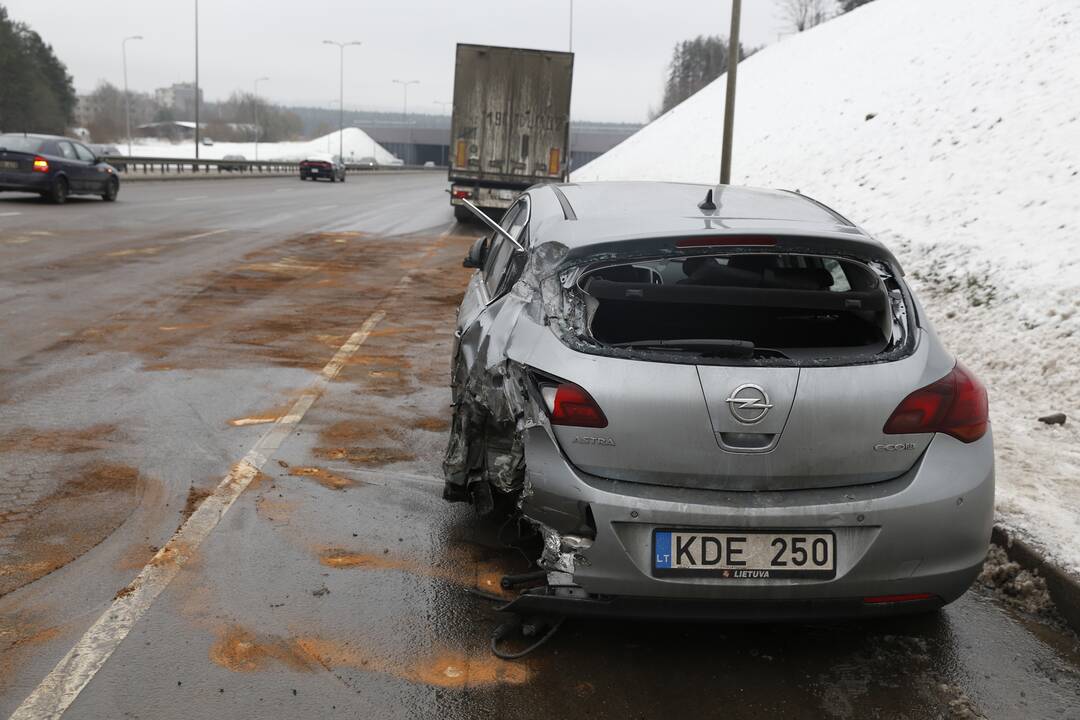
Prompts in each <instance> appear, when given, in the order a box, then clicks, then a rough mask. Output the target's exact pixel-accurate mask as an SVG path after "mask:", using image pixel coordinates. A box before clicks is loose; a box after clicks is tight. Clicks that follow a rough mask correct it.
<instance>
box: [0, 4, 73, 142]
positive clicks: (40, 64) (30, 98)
mask: <svg viewBox="0 0 1080 720" xmlns="http://www.w3.org/2000/svg"><path fill="white" fill-rule="evenodd" d="M0 78H2V81H0V130H3V131H7V132H18V131H28V132H44V133H56V134H62V133H63V132H64V130H66V129H67V126H68V125H69V124H70V123H71V120H72V118H73V117H74V114H75V103H76V98H75V87H74V85H73V83H72V79H71V75H69V74H68V72H67V67H66V66H65V65H64V64H63V63H62V62H60V60H59V59H57V57H56V54H55V53H54V52H53V49H52V47H51V46H50V45H49V44H47V43H46V42H45V41H44V40H42V39H41V36H40V35H38V34H37V33H36V32H34V31H33V30H31V29H30V28H29V27H27V26H26V25H24V24H22V23H16V22H14V21H12V20H11V19H10V18H9V17H8V13H7V10H6V9H5V8H4V7H3V6H2V5H0Z"/></svg>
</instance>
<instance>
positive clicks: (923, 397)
mask: <svg viewBox="0 0 1080 720" xmlns="http://www.w3.org/2000/svg"><path fill="white" fill-rule="evenodd" d="M989 424H990V411H989V405H988V402H987V399H986V388H985V387H983V384H982V383H981V382H979V379H978V378H977V377H975V375H974V374H973V373H972V372H971V371H970V370H968V369H967V368H966V367H964V366H963V365H961V364H960V363H956V366H955V367H954V368H953V369H952V372H950V373H949V374H948V375H946V376H945V377H943V378H941V379H940V380H937V381H935V382H932V383H930V384H929V385H927V386H926V387H924V388H920V389H918V390H916V391H915V392H913V393H911V394H910V395H908V396H907V397H906V398H904V400H903V401H902V402H901V403H900V405H899V406H898V407H897V408H896V410H894V411H893V414H892V415H891V416H889V420H888V421H887V422H886V423H885V427H884V428H883V432H884V433H885V434H886V435H907V434H911V433H934V432H940V433H945V434H946V435H951V436H952V437H954V438H956V439H957V440H960V441H962V442H966V443H970V442H975V441H976V440H978V439H979V438H981V437H982V436H983V435H985V434H986V428H987V427H988V426H989Z"/></svg>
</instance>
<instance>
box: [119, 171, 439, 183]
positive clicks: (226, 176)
mask: <svg viewBox="0 0 1080 720" xmlns="http://www.w3.org/2000/svg"><path fill="white" fill-rule="evenodd" d="M444 170H445V168H444ZM425 172H431V171H430V170H378V171H375V172H370V171H367V172H363V171H358V172H352V173H349V175H350V176H351V177H361V176H364V177H366V176H372V177H375V176H379V175H419V174H421V173H425ZM117 176H118V177H119V178H120V182H121V183H129V182H133V183H144V182H182V181H185V180H187V181H191V180H272V179H274V178H278V179H280V178H295V177H296V173H294V172H288V173H264V174H252V173H220V174H219V173H201V172H200V173H155V174H147V175H142V174H140V175H126V174H124V173H117Z"/></svg>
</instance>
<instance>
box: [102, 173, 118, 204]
mask: <svg viewBox="0 0 1080 720" xmlns="http://www.w3.org/2000/svg"><path fill="white" fill-rule="evenodd" d="M119 194H120V181H119V180H117V179H116V178H109V182H107V183H106V184H105V192H103V193H101V199H102V200H104V201H105V202H116V196H117V195H119Z"/></svg>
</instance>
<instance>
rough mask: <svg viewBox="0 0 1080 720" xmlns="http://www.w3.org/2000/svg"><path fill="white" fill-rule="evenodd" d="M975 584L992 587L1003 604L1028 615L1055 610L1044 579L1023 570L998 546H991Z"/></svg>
mask: <svg viewBox="0 0 1080 720" xmlns="http://www.w3.org/2000/svg"><path fill="white" fill-rule="evenodd" d="M979 584H981V585H982V586H983V587H985V588H987V589H989V590H993V591H994V593H995V594H996V595H997V596H998V597H1000V598H1002V599H1003V600H1004V601H1005V602H1006V603H1007V604H1009V605H1012V606H1013V607H1016V608H1019V609H1021V610H1023V611H1024V612H1026V613H1030V614H1031V615H1047V614H1053V613H1055V612H1056V611H1055V609H1054V601H1053V600H1052V599H1051V598H1050V592H1049V590H1047V589H1046V580H1044V579H1043V578H1041V577H1039V576H1038V575H1037V574H1035V573H1032V572H1029V571H1028V570H1024V569H1023V568H1021V567H1020V565H1019V563H1016V562H1013V561H1012V560H1010V559H1009V555H1008V553H1006V552H1005V549H1004V548H1003V547H1001V546H1000V545H991V546H990V551H989V552H988V553H987V554H986V562H985V563H984V564H983V569H982V572H980V573H979Z"/></svg>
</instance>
